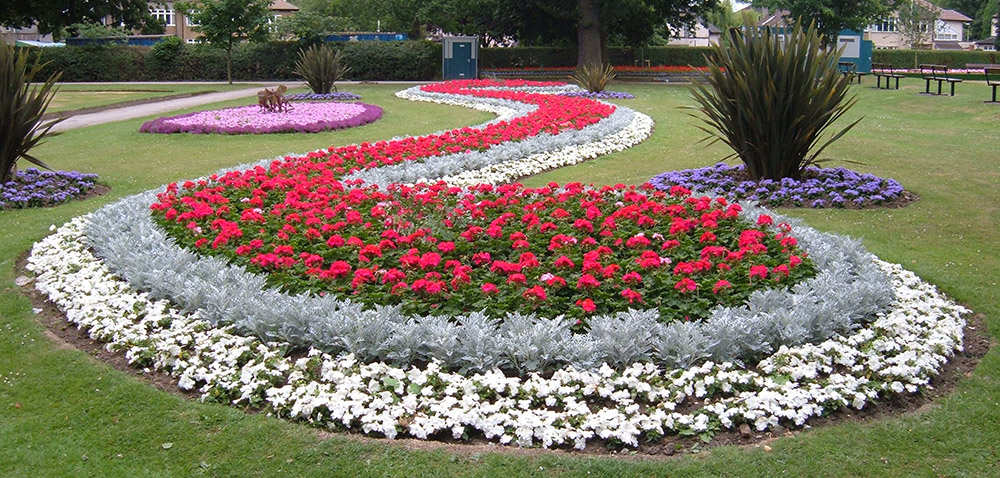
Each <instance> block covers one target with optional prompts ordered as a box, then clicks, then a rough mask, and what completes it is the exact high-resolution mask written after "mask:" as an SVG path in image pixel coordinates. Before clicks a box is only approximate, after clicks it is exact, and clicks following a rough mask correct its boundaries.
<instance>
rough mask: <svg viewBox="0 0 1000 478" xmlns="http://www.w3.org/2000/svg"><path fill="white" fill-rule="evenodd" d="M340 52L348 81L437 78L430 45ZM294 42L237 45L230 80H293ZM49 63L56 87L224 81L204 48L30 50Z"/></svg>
mask: <svg viewBox="0 0 1000 478" xmlns="http://www.w3.org/2000/svg"><path fill="white" fill-rule="evenodd" d="M331 46H333V47H334V48H338V49H342V50H343V52H344V58H345V59H346V61H347V63H348V64H349V65H350V66H351V71H350V72H348V74H347V76H348V78H349V79H352V80H421V81H422V80H431V79H434V78H435V77H436V76H439V75H440V73H439V72H440V70H441V46H440V45H438V44H435V43H432V42H424V41H407V42H346V43H332V44H331ZM299 48H300V46H299V45H298V44H297V43H294V42H268V43H260V44H243V45H239V46H237V47H236V48H235V49H234V50H233V80H237V81H281V80H288V81H292V80H297V79H298V77H297V76H296V75H295V74H294V73H293V70H294V68H295V59H296V58H297V55H298V50H299ZM31 51H32V53H33V54H34V55H40V56H41V58H42V60H43V61H47V62H50V63H49V64H48V65H47V66H46V67H45V71H43V74H45V75H47V74H49V73H50V72H52V71H57V70H61V71H62V72H63V77H62V81H68V82H72V81H224V80H225V79H226V60H225V54H224V52H223V51H221V50H219V49H215V48H211V47H209V46H207V45H186V44H175V43H172V44H166V43H161V44H159V45H157V46H153V47H144V46H123V45H108V46H79V47H66V48H39V49H32V50H31Z"/></svg>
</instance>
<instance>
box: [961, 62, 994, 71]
mask: <svg viewBox="0 0 1000 478" xmlns="http://www.w3.org/2000/svg"><path fill="white" fill-rule="evenodd" d="M965 68H966V69H967V70H983V69H986V68H1000V65H994V64H992V63H966V64H965Z"/></svg>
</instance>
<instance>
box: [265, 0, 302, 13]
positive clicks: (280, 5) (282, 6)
mask: <svg viewBox="0 0 1000 478" xmlns="http://www.w3.org/2000/svg"><path fill="white" fill-rule="evenodd" d="M271 10H279V11H283V12H297V11H298V10H299V7H296V6H295V5H292V4H291V3H288V2H286V1H285V0H271Z"/></svg>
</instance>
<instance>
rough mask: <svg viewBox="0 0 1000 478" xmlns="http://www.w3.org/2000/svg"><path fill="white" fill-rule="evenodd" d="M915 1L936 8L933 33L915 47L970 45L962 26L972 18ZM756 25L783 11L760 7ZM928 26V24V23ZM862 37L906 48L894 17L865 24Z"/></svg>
mask: <svg viewBox="0 0 1000 478" xmlns="http://www.w3.org/2000/svg"><path fill="white" fill-rule="evenodd" d="M914 1H915V2H917V3H919V4H921V5H923V6H925V7H929V8H931V9H933V10H934V11H936V12H937V20H935V22H934V26H933V30H934V31H933V33H932V34H931V35H929V38H928V41H927V42H926V43H924V44H922V45H918V48H925V49H934V50H970V49H972V48H974V45H973V44H972V43H971V42H966V41H965V27H966V25H968V24H969V23H971V22H972V19H971V18H969V17H967V16H965V15H962V14H961V13H959V12H956V11H955V10H949V9H946V8H939V7H937V6H935V5H934V4H932V3H930V2H927V1H926V0H914ZM760 12H761V20H760V22H759V23H758V25H760V26H767V27H783V26H785V25H786V24H787V23H786V17H787V15H788V12H787V11H784V10H782V11H777V12H769V11H767V10H766V9H764V10H760ZM928 28H930V26H928ZM864 37H865V40H870V41H871V42H872V43H873V44H874V46H875V48H883V49H907V48H910V45H907V44H906V41H905V40H904V38H903V35H902V34H901V33H900V32H899V28H898V26H897V20H896V17H890V18H887V19H885V20H883V21H881V22H876V23H874V24H872V25H869V26H868V28H866V29H865V31H864Z"/></svg>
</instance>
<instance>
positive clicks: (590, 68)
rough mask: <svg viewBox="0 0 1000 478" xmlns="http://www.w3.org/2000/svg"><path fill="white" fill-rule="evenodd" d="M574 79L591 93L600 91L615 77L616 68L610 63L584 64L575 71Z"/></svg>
mask: <svg viewBox="0 0 1000 478" xmlns="http://www.w3.org/2000/svg"><path fill="white" fill-rule="evenodd" d="M572 78H573V81H574V82H575V83H576V84H578V85H580V87H581V88H584V89H586V90H587V91H589V92H591V93H600V92H602V91H604V89H605V88H607V86H608V83H610V82H611V80H613V79H615V71H614V68H613V67H612V66H611V65H610V64H607V65H601V66H598V65H584V67H583V68H578V69H577V70H576V72H575V73H573V76H572Z"/></svg>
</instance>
